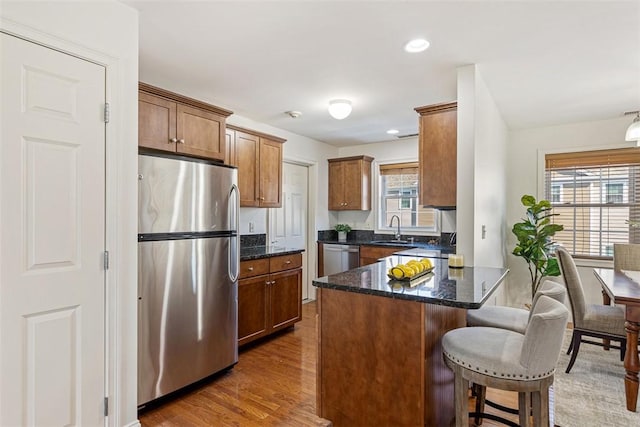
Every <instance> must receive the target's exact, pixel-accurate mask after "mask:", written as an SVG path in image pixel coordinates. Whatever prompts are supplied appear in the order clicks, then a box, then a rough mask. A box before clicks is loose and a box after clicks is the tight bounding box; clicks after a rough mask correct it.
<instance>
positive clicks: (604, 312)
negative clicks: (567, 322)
mask: <svg viewBox="0 0 640 427" xmlns="http://www.w3.org/2000/svg"><path fill="white" fill-rule="evenodd" d="M556 256H557V257H558V262H559V264H560V269H561V270H562V276H563V277H564V282H565V284H566V285H567V294H568V295H569V302H570V303H571V311H572V312H573V335H572V336H571V343H570V344H569V349H568V350H567V354H571V359H570V360H569V365H568V366H567V369H566V371H565V372H566V373H567V374H568V373H569V371H571V368H572V367H573V364H574V363H575V361H576V357H577V356H578V351H579V350H580V344H581V343H585V344H593V345H598V346H601V347H605V344H602V343H599V342H595V341H590V340H585V339H584V338H583V337H584V336H586V337H591V338H600V339H608V340H610V341H616V342H619V343H620V345H619V346H610V347H611V348H615V349H619V350H620V360H624V353H625V350H626V344H627V338H626V333H625V330H624V321H625V320H624V311H623V310H622V308H620V307H615V306H610V305H603V304H587V303H586V300H585V296H584V290H583V287H582V281H581V280H580V275H579V274H578V268H577V267H576V263H575V261H574V260H573V257H572V256H571V254H570V253H569V252H567V250H566V249H564V248H563V247H558V248H557V249H556Z"/></svg>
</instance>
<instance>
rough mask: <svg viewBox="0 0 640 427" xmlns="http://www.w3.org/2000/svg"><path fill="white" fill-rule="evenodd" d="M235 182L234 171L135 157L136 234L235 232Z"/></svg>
mask: <svg viewBox="0 0 640 427" xmlns="http://www.w3.org/2000/svg"><path fill="white" fill-rule="evenodd" d="M237 182H238V171H237V169H234V168H229V167H225V166H216V165H211V164H207V163H199V162H196V161H186V160H176V159H171V158H164V157H154V156H148V155H140V156H138V233H139V234H147V233H189V232H207V231H237V226H238V224H236V223H235V221H234V212H235V211H234V206H232V205H230V204H229V203H230V198H231V194H232V192H233V190H232V189H233V186H234V185H237Z"/></svg>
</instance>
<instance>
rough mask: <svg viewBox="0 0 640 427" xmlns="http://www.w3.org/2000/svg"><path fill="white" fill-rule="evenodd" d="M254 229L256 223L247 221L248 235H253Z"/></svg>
mask: <svg viewBox="0 0 640 427" xmlns="http://www.w3.org/2000/svg"><path fill="white" fill-rule="evenodd" d="M255 229H256V223H255V222H253V221H249V233H253V232H254V231H255Z"/></svg>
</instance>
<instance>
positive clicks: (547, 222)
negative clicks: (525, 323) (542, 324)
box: [512, 194, 564, 299]
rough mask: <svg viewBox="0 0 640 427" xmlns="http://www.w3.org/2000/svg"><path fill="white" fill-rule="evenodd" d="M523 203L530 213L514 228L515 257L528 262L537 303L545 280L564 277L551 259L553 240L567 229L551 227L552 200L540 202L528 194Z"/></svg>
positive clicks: (560, 226)
mask: <svg viewBox="0 0 640 427" xmlns="http://www.w3.org/2000/svg"><path fill="white" fill-rule="evenodd" d="M520 201H521V202H522V204H523V205H524V206H525V207H526V208H527V211H526V217H525V218H523V220H522V222H517V223H515V224H514V225H513V229H512V231H513V234H515V235H516V237H517V238H518V244H517V245H516V247H515V249H514V250H513V254H514V255H515V256H519V257H522V258H524V260H525V261H527V264H528V266H529V274H530V276H531V298H532V299H533V295H534V294H535V293H536V291H537V290H538V286H540V282H542V278H543V277H548V276H559V275H560V267H559V265H558V260H557V259H556V258H554V257H552V256H551V255H552V254H553V250H554V245H555V242H553V241H552V240H551V238H552V237H553V235H554V234H556V233H557V232H558V231H561V230H563V229H564V227H563V226H562V225H560V224H552V223H551V217H553V216H554V215H555V214H553V213H551V203H549V201H548V200H540V201H537V202H536V198H535V197H533V196H530V195H528V194H525V195H524V196H522V198H521V199H520Z"/></svg>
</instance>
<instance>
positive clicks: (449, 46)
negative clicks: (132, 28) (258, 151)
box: [125, 0, 640, 146]
mask: <svg viewBox="0 0 640 427" xmlns="http://www.w3.org/2000/svg"><path fill="white" fill-rule="evenodd" d="M125 3H127V4H129V5H131V6H133V7H135V8H136V9H138V10H139V11H140V80H141V81H144V82H147V83H150V84H154V85H157V86H160V87H163V88H166V89H169V90H173V91H176V92H180V93H183V94H185V95H189V96H192V97H195V98H198V99H202V100H204V101H208V102H210V103H213V104H216V105H218V106H221V107H225V108H228V109H230V110H232V111H234V112H235V113H237V114H240V115H242V116H245V117H248V118H251V119H253V120H256V121H259V122H263V123H266V124H269V125H272V126H275V127H279V128H282V129H286V130H288V131H291V132H294V133H297V134H300V135H305V136H308V137H311V138H314V139H317V140H320V141H324V142H327V143H330V144H333V145H336V146H345V145H355V144H362V143H370V142H380V141H388V140H390V139H392V138H393V137H390V136H389V135H387V134H386V133H385V131H386V130H387V129H389V128H396V129H398V130H399V131H400V134H411V133H416V132H417V123H418V121H417V114H416V113H415V111H414V110H413V109H414V108H415V107H418V106H423V105H429V104H435V103H440V102H447V101H453V100H455V99H456V69H457V68H458V67H460V66H463V65H468V64H477V65H478V70H479V72H480V74H481V75H482V76H483V78H484V80H485V82H486V85H487V87H488V88H489V90H490V92H491V93H492V94H493V97H494V99H495V102H496V104H497V106H498V108H499V109H500V111H501V112H502V115H503V117H504V119H505V121H506V123H507V125H508V126H509V127H510V128H511V129H522V128H531V127H540V126H549V125H556V124H562V123H569V122H579V121H588V120H599V119H609V118H614V117H620V116H621V115H622V113H623V112H624V111H628V110H638V109H640V1H638V0H632V1H617V2H616V1H590V2H587V1H550V2H542V1H526V2H523V1H502V2H490V1H472V2H459V1H446V2H445V1H441V2H434V1H421V2H415V1H414V2H406V1H377V2H364V1H349V2H346V1H342V2H338V1H334V2H327V1H298V2H285V1H278V2H271V1H258V2H245V1H231V2H213V1H206V2H203V1H200V2H188V1H125ZM415 37H425V38H427V39H428V40H429V41H430V42H431V47H430V48H429V49H428V50H427V51H425V52H422V53H418V54H408V53H405V52H404V50H403V49H402V47H403V45H404V44H405V43H406V42H407V41H408V40H410V39H412V38H415ZM333 98H348V99H351V100H352V102H353V113H352V114H351V115H350V116H349V117H348V118H346V119H344V120H335V119H333V118H331V117H330V116H329V114H328V113H327V108H326V107H327V104H328V101H329V100H330V99H333ZM287 110H299V111H301V112H302V114H303V115H302V116H301V117H300V118H298V119H292V118H290V117H289V116H288V115H286V114H284V112H285V111H287ZM629 122H631V117H629Z"/></svg>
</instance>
